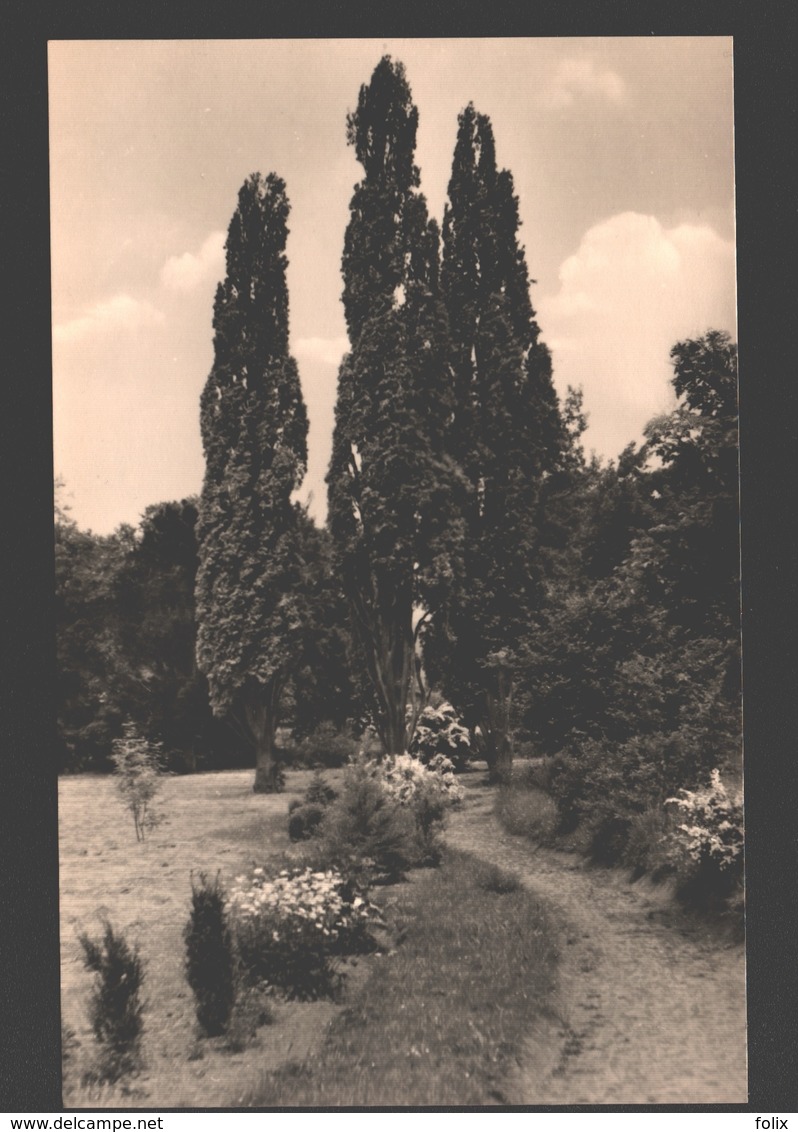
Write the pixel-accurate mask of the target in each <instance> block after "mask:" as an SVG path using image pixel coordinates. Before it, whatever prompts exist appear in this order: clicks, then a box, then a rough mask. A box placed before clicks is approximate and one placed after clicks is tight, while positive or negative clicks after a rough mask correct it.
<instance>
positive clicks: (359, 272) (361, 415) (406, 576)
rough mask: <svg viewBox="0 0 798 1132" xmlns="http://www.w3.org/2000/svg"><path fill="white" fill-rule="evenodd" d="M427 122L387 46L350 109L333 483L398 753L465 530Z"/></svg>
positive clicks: (411, 723)
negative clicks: (350, 177)
mask: <svg viewBox="0 0 798 1132" xmlns="http://www.w3.org/2000/svg"><path fill="white" fill-rule="evenodd" d="M417 126H418V111H417V109H416V107H415V106H414V104H413V101H412V97H411V92H410V88H409V86H408V83H407V79H406V76H405V70H404V67H403V66H402V64H401V63H399V62H393V61H392V60H391V58H390V57H389V56H385V57H384V58H383V59H382V60H381V61H380V62H379V64H378V65H377V67H376V68H375V70H374V73H373V75H372V77H371V81H370V82H369V84H368V85H367V86H366V85H363V86H362V87H361V89H360V97H359V100H358V105H357V110H355V111H354V112H353V113H352V114H350V115H349V117H348V121H347V127H348V128H347V140H348V141H349V143H350V144H351V145H352V146H354V149H355V152H356V154H357V159H358V161H359V162H360V163H361V165H362V166H363V170H364V175H363V178H362V180H361V181H360V182H359V183H358V184H357V185H356V186H355V191H354V196H353V198H352V203H351V216H350V221H349V224H348V227H347V231H346V237H345V245H344V255H343V277H344V293H343V301H344V310H345V315H346V322H347V329H348V333H349V342H350V352H349V353H348V354H347V355H346V357H345V358H344V360H343V363H342V365H341V370H340V373H339V386H338V402H337V406H336V423H335V433H334V438H333V454H332V461H331V465H330V471H329V474H328V477H327V482H328V486H329V504H330V518H329V522H330V529H331V532H332V535H333V539H334V542H335V546H336V553H337V557H338V562H339V567H340V575H341V578H342V582H343V584H344V586H345V588H346V591H347V596H348V599H349V601H350V604H351V608H352V612H353V625H354V628H355V631H356V632H357V634H358V637H359V640H360V644H361V646H362V652H363V655H364V658H365V663H366V667H367V670H368V675H369V679H370V682H371V685H372V688H373V693H374V721H375V725H376V727H377V730H378V733H379V735H380V738H381V740H382V743H383V746H384V748H385V750H386V752H388V753H398V752H401V751H404V750H405V749H406V747H407V744H408V740H409V737H410V735H411V734H412V731H413V729H414V727H415V718H416V716H417V713H418V711H419V710H420V708H421V706H422V699H423V688H422V673H421V665H420V659H419V652H418V647H417V643H418V642H417V636H418V630H419V626H420V625H421V624H423V623H424V622H425V621H426V619H428V618H429V617H430V616H433V615H434V613H435V611H436V610H437V609H438V608H439V606H440V605H441V604H442V602H443V598H444V594H445V591H446V588H447V586H448V585H449V584H450V582H451V580H452V578H453V576H454V574H455V573H456V570H457V563H458V561H459V555H460V535H461V526H460V524H459V522H458V520H457V516H456V512H455V510H454V508H453V505H452V494H453V490H454V483H455V477H454V474H453V465H452V461H451V460H450V458H449V457H448V455H447V440H446V433H447V428H448V426H449V423H450V421H451V417H452V412H453V405H454V402H453V388H452V384H451V377H450V374H449V369H448V335H447V326H446V313H445V309H444V306H443V303H442V301H441V299H440V295H439V232H438V228H437V225H436V224H435V222H434V221H431V220H429V218H428V215H427V205H426V201H425V199H424V197H423V196H422V194H421V193H420V192H419V171H418V169H417V168H416V166H415V164H414V162H413V156H414V150H415V140H416V129H417ZM408 707H410V711H409V712H408V711H407V708H408Z"/></svg>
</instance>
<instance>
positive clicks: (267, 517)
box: [196, 174, 308, 791]
mask: <svg viewBox="0 0 798 1132" xmlns="http://www.w3.org/2000/svg"><path fill="white" fill-rule="evenodd" d="M288 212H289V205H288V200H287V198H286V194H285V185H284V183H283V182H282V181H281V180H280V178H279V177H277V176H275V175H274V174H269V176H268V177H266V178H265V179H264V178H263V177H261V175H260V174H253V175H252V176H251V177H249V178H248V179H247V181H246V182H245V183H244V185H243V186H242V188H241V190H240V192H239V196H238V208H237V209H236V211H235V214H234V215H233V218H232V220H231V222H230V227H229V230H228V235H227V244H226V252H227V275H226V279H225V281H224V283H222V284H220V285H219V287H218V289H217V292H216V301H215V305H214V320H213V326H214V363H213V368H212V370H211V373H210V376H209V377H208V381H207V383H206V385H205V389H204V391H203V394H202V399H201V427H202V441H203V448H204V451H205V460H206V471H205V480H204V484H203V489H202V496H201V499H200V508H199V521H198V527H197V535H198V543H199V570H198V573H197V591H196V593H197V622H198V634H197V660H198V663H199V667H200V669H201V670H202V671H203V672H205V673H206V675H207V677H208V684H209V689H210V702H211V706H212V708H213V710H214V712H215V713H217V714H218V715H232V716H233V717H234V718H235V719H236V720H237V721H238V722H239V724H240V725H241V726H242V728H245V729H246V732H247V733H248V735H249V736H250V738H251V740H252V742H253V745H254V747H255V752H256V774H255V790H256V791H274V790H276V789H279V785H280V773H279V767H278V764H277V761H276V757H275V748H274V735H275V727H276V723H277V717H278V710H279V704H280V696H281V693H282V691H283V688H284V686H285V683H286V681H287V679H288V675H289V673H290V671H291V667H292V664H293V661H294V642H295V640H296V637H297V634H298V633H300V632H301V611H300V600H299V598H298V597H297V586H298V584H299V582H300V579H301V562H300V557H299V553H298V547H297V541H298V539H297V523H298V519H297V509H296V508H295V507H294V505H293V504H292V503H291V493H292V491H294V490H295V489H296V488H297V487H299V485H300V483H301V481H302V478H303V476H304V474H305V469H306V463H307V427H308V425H307V416H306V412H305V406H304V402H303V400H302V393H301V390H300V385H299V375H298V372H297V367H296V363H295V361H294V359H293V358H292V357H291V356H290V355H289V353H288V289H287V285H286V278H285V274H286V267H287V259H286V256H285V244H286V239H287V233H288V230H287V218H288Z"/></svg>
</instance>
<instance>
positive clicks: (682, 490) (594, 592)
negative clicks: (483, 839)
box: [525, 331, 740, 866]
mask: <svg viewBox="0 0 798 1132" xmlns="http://www.w3.org/2000/svg"><path fill="white" fill-rule="evenodd" d="M671 356H672V358H673V360H674V363H675V374H674V382H673V384H674V389H675V390H676V392H677V393H678V394H679V395H680V397H681V400H680V403H679V404H678V406H677V408H676V409H675V410H674V412H672V413H671V414H669V415H668V416H667V417H662V418H658V419H656V420H654V421H652V422H651V423H650V424H649V425H648V426H647V428H646V438H647V440H646V444H645V445H644V446H643V448H641V449H635V448H634V446H631V447H630V448H629V449H627V450H626V451H625V452H624V453H623V454H622V455H621V457H620V459H619V460H618V462H617V465H610V466H609V467H607V468H598V467H597V466H595V465H592V466H585V465H584V464H583V465H582V466H581V469H580V468H579V467H578V465H573V466H572V469H571V473H570V487H569V489H568V491H567V492H563V495H562V496H561V498H559V499H558V498H557V496H556V494H553V495H552V499H551V504H550V512H551V514H553V515H554V516H555V517H556V519H557V520H558V521H559V522H560V524H561V525H562V527H563V528H565V527H566V526H569V527H570V528H571V530H572V534H571V535H570V537H568V538H566V539H565V540H564V541H563V543H562V544H561V545H560V547H559V548H558V547H557V546H556V545H555V544H554V543H552V545H551V546H550V550H549V558H548V568H549V572H550V583H549V601H548V603H547V608H546V611H545V616H544V618H542V620H541V624H540V626H539V631H538V633H537V635H536V639H535V640H534V642H532V644H531V647H530V649H529V653H528V668H527V672H526V682H527V689H526V697H527V698H526V706H525V722H526V725H527V727H528V729H529V731H530V732H531V733H532V735H533V737H534V739H535V742H536V744H537V745H538V746H539V748H540V749H541V750H542V751H544V752H547V753H551V754H554V755H556V759H555V763H554V767H553V774H552V781H551V791H552V794H553V795H554V797H555V799H556V800H557V804H558V807H559V810H560V816H561V822H562V828H563V829H571V828H573V827H574V826H576V825H577V824H580V825H581V826H582V827H583V829H584V830H585V831H586V832H587V834H588V835H589V837H590V839H591V844H592V852H593V854H594V855H595V856H596V857H597V859H601V860H603V861H607V862H615V861H618V860H619V859H622V858H624V857H627V858H630V855H631V857H634V858H635V866H636V863H637V861H636V859H637V858H638V857H639V856H640V853H639V852H638V850H635V849H630V848H629V843H630V838H634V837H635V836H636V834H635V830H636V829H637V828H638V827H639V822H640V821H641V820H642V819H641V815H643V814H644V813H646V812H648V811H649V810H651V809H652V808H656V807H657V806H659V805H661V804H662V802H663V801H664V799H665V798H666V797H667V796H668V795H669V794H672V793H674V792H675V791H676V790H678V789H679V788H680V787H690V786H693V785H695V784H696V783H698V782H699V781H702V780H704V779H705V778H706V777H707V776H708V774H709V771H710V770H711V769H712V768H713V767H720V768H723V767H726V766H729V767H735V768H736V767H738V766H739V761H740V703H739V696H740V672H739V669H740V658H739V644H740V642H739V554H738V537H739V536H738V506H737V426H736V381H735V373H736V351H735V347H734V346H733V344H732V343H731V342H730V340H729V338H728V336H727V335H724V334H720V333H719V332H715V331H710V332H709V333H708V334H707V335H706V336H705V337H704V338H702V339H699V340H697V341H695V342H683V343H679V344H678V345H677V346H675V347H674V349H673V351H672V352H671ZM652 456H653V457H655V460H651V459H650V457H652Z"/></svg>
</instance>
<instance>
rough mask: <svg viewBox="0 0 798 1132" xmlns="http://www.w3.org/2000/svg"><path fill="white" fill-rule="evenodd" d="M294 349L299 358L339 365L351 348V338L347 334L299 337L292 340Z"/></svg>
mask: <svg viewBox="0 0 798 1132" xmlns="http://www.w3.org/2000/svg"><path fill="white" fill-rule="evenodd" d="M292 349H293V352H294V353H295V354H296V356H297V357H298V358H306V359H307V360H309V361H315V362H324V363H325V364H326V365H330V366H337V365H339V364H340V362H341V358H342V357H343V356H344V354H345V353H346V352H347V350H348V349H349V339H348V338H347V337H346V335H342V336H341V337H340V338H297V339H296V341H293V342H292Z"/></svg>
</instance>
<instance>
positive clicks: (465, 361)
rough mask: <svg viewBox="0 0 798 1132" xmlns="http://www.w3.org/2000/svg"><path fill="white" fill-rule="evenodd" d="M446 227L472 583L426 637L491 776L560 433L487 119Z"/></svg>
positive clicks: (469, 133) (504, 761) (501, 765)
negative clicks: (543, 492) (476, 735)
mask: <svg viewBox="0 0 798 1132" xmlns="http://www.w3.org/2000/svg"><path fill="white" fill-rule="evenodd" d="M458 122H459V129H458V135H457V143H456V147H455V152H454V160H453V166H452V176H451V180H450V182H449V201H448V204H447V207H446V212H445V216H444V230H443V267H442V273H441V279H442V289H443V294H444V298H445V302H446V308H447V313H448V320H449V331H450V339H451V362H452V369H453V373H454V387H455V392H456V397H455V412H454V420H453V425H452V428H451V431H450V446H451V447H450V450H451V452H452V454H453V456H454V457H455V458H456V460H457V462H458V464H459V465H460V467H461V469H462V471H463V473H464V474H465V477H466V480H467V482H468V494H467V501H466V503H465V506H464V516H465V520H466V532H467V533H466V538H465V548H466V556H465V584H464V585H463V586H462V587H461V588H460V590H459V592H458V593H457V594H456V596H455V598H454V600H453V601H452V602H451V604H450V608H449V618H448V623H447V625H446V630H445V633H444V632H442V625H441V624H440V622H439V624H438V625H437V626H435V629H434V632H431V633H430V634H429V637H430V640H429V642H428V652H429V653H430V655H432V653H433V651H434V654H435V656H436V661H437V664H436V667H437V670H438V675H439V677H440V679H441V681H442V683H443V684H444V687H445V688H446V691H447V694H448V695H449V697H450V698H451V699H452V700H453V702H454V703H455V704H456V705H457V706H458V708H459V709H460V711H461V712H462V713H463V716H464V719H465V720H466V721H467V722H468V723H469V725H470V726H471V727H474V728H477V727H478V728H479V731H480V734H481V738H482V743H483V748H484V753H485V757H486V759H487V762H488V767H489V771H490V775H491V777H492V778H493V779H494V780H495V779H499V778H503V777H505V776H506V775H507V774H508V772H509V767H510V765H511V761H512V748H511V742H510V709H511V704H512V697H513V690H514V685H515V682H516V677H517V672H518V668H519V664H520V660H521V656H522V653H523V650H524V643H525V641H526V640H528V638H529V635H530V633H531V632H533V620H534V615H535V611H536V610H537V609H538V608H539V606H540V602H541V599H542V577H541V572H540V568H539V565H538V562H537V558H538V552H537V547H538V541H539V539H538V530H537V527H538V520H539V507H540V489H541V484H542V482H543V480H544V479H545V477H546V476H547V475H548V474H549V473H550V471H551V470H552V469H553V468H554V467H555V466H556V464H557V460H558V458H559V455H560V451H561V448H562V444H563V440H564V433H563V430H562V423H561V419H560V414H559V408H558V403H557V396H556V393H555V391H554V387H553V385H552V380H551V360H550V356H549V352H548V350H547V348H546V346H545V345H544V344H543V342H542V341H541V340H540V331H539V328H538V325H537V322H536V320H535V312H534V310H533V308H532V303H531V301H530V297H529V283H530V280H529V275H528V271H527V266H526V257H525V253H524V250H523V247H522V246H521V245H520V244H519V240H518V229H519V225H520V220H519V216H518V199H517V197H516V196H515V193H514V187H513V179H512V175H511V174H510V173H509V172H508V171H507V170H502V171H498V170H497V168H496V152H495V145H494V138H493V129H492V126H491V123H490V119H489V118H487V117H486V116H485V115H483V114H478V113H477V112H476V111H475V109H474V107H473V105H469V106H468V107H467V108H466V109H465V110H464V111H463V112H462V113H461V114H460V116H459V119H458Z"/></svg>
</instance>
